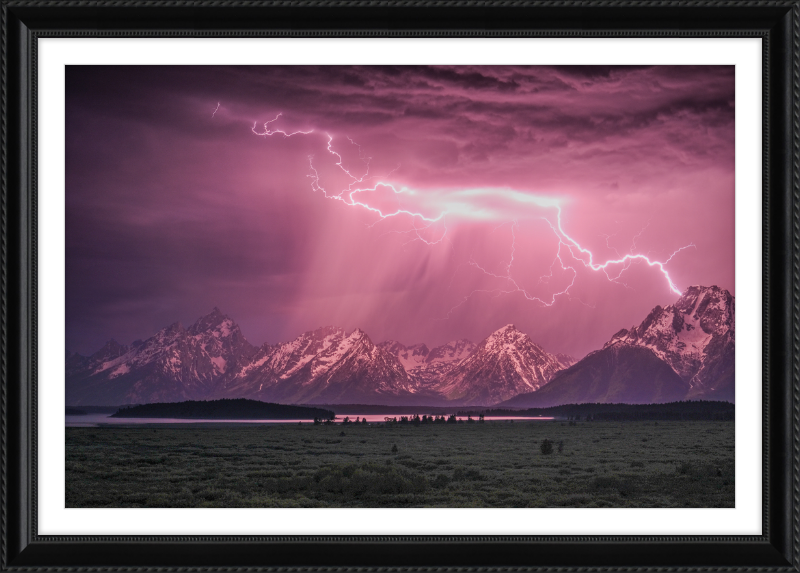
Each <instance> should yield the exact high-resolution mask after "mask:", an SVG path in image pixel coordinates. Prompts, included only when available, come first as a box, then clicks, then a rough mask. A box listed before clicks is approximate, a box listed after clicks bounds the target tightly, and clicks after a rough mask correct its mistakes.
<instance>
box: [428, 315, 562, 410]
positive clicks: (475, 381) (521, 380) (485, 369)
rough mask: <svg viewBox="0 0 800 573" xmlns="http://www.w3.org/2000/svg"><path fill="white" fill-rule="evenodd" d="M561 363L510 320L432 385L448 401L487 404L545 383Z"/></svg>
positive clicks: (532, 389) (531, 389)
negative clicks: (509, 322)
mask: <svg viewBox="0 0 800 573" xmlns="http://www.w3.org/2000/svg"><path fill="white" fill-rule="evenodd" d="M562 368H563V365H562V364H561V362H559V360H558V358H556V357H555V356H554V355H552V354H550V353H548V352H546V351H545V350H544V349H543V348H542V347H541V346H539V345H538V344H536V343H534V342H533V341H532V340H531V339H530V337H529V336H528V335H527V334H524V333H522V332H520V331H519V330H517V329H516V328H515V327H514V325H513V324H509V325H506V326H504V327H503V328H501V329H499V330H497V331H496V332H494V333H492V334H491V335H490V336H488V337H487V338H486V339H485V340H484V341H482V342H481V343H480V344H479V345H478V346H477V347H476V348H475V350H474V351H473V352H472V353H471V354H470V355H469V356H468V357H467V358H465V359H464V360H462V361H461V362H459V363H458V364H457V365H456V366H455V368H453V369H452V370H450V371H449V372H448V373H447V374H445V376H444V377H443V378H442V380H441V381H440V382H438V383H437V384H435V385H434V389H435V390H437V391H438V392H440V393H441V394H442V395H443V396H445V397H446V398H447V399H448V400H450V401H457V402H463V403H464V404H472V405H482V406H489V405H492V404H496V403H498V402H501V401H503V400H507V399H508V398H511V397H512V396H516V395H517V394H520V393H522V392H532V391H535V390H538V389H539V388H541V387H542V386H544V385H545V384H547V383H548V382H549V381H550V379H551V378H552V377H553V375H554V374H555V373H556V372H558V371H559V370H561V369H562Z"/></svg>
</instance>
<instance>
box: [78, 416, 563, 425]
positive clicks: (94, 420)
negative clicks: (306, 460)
mask: <svg viewBox="0 0 800 573" xmlns="http://www.w3.org/2000/svg"><path fill="white" fill-rule="evenodd" d="M403 415H405V414H403ZM420 415H421V414H420ZM109 416H110V414H87V415H86V416H66V425H67V427H95V426H100V425H105V424H127V425H131V424H297V423H298V422H302V423H303V424H312V423H313V422H312V421H311V420H297V419H294V420H201V419H194V418H192V419H185V418H111V417H109ZM348 417H349V418H350V420H351V421H354V420H355V419H356V418H362V419H363V418H366V419H367V422H383V421H384V419H385V418H386V414H366V415H359V414H348ZM389 417H390V418H394V417H396V418H397V419H398V420H399V419H400V415H399V414H397V415H395V414H392V415H391V416H389ZM342 419H344V416H337V417H336V422H337V423H338V422H341V421H342ZM458 419H459V420H463V421H466V420H467V419H466V417H459V418H458ZM474 419H475V421H477V418H474ZM552 419H553V418H544V417H530V418H514V417H504V416H497V417H489V416H487V417H486V421H487V422H506V421H509V420H516V421H520V422H522V421H530V420H552Z"/></svg>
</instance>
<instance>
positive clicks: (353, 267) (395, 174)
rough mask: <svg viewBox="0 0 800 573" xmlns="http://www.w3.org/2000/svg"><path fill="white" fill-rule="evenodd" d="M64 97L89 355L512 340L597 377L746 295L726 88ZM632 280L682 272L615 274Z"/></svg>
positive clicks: (663, 85)
mask: <svg viewBox="0 0 800 573" xmlns="http://www.w3.org/2000/svg"><path fill="white" fill-rule="evenodd" d="M66 78H67V82H66V85H67V88H66V117H67V130H66V133H67V136H66V137H67V141H66V144H67V145H66V149H67V152H66V154H67V156H66V182H67V183H66V185H67V186H66V209H67V210H66V219H67V220H66V262H67V266H66V272H67V277H66V281H67V282H66V313H67V316H66V318H67V332H66V336H67V348H68V349H70V350H72V351H78V352H81V353H84V354H88V353H91V352H94V351H95V350H97V349H98V348H99V347H100V346H102V345H103V344H104V343H105V341H106V340H107V339H109V338H111V337H114V338H116V339H117V340H118V341H120V342H123V343H130V342H131V341H133V340H135V339H136V338H146V337H148V336H150V335H152V334H153V333H154V332H155V331H156V330H157V329H159V328H161V327H163V326H165V325H167V324H170V323H172V322H175V321H178V320H180V321H182V322H183V323H184V324H188V323H191V322H193V321H194V320H196V319H197V318H198V317H199V316H200V315H203V314H206V313H208V312H210V311H211V309H212V308H213V307H214V306H218V307H219V308H220V309H221V310H222V311H223V312H224V313H226V314H228V315H229V316H231V317H232V318H234V319H235V320H236V321H237V322H238V323H239V324H240V326H241V328H242V330H243V332H244V334H245V336H246V337H247V338H248V339H249V340H250V342H252V343H253V344H256V345H260V344H262V343H264V342H270V343H275V342H279V341H285V340H289V339H291V338H294V337H295V336H297V335H298V334H300V333H301V332H304V331H306V330H311V329H314V328H317V327H320V326H324V325H336V326H341V327H343V328H345V329H347V330H351V329H353V328H356V327H360V328H362V329H363V330H365V331H366V332H367V333H368V334H369V335H370V337H371V338H372V339H373V341H375V342H380V341H382V340H386V339H390V338H391V339H395V340H399V341H400V342H403V343H405V344H413V343H417V342H425V343H427V344H428V345H429V346H431V345H437V344H441V343H443V342H446V341H448V340H452V339H456V338H462V337H465V338H469V339H471V340H473V341H475V342H478V341H480V340H481V339H483V338H484V337H485V336H487V335H488V334H489V333H490V332H492V331H493V330H495V329H497V328H499V327H501V326H503V325H505V324H507V323H514V324H515V325H516V326H517V328H519V329H520V330H522V331H523V332H526V333H528V334H529V335H530V336H531V338H532V339H533V340H534V341H535V342H537V343H539V344H540V345H542V346H543V347H544V348H545V349H547V350H549V351H551V352H567V353H570V354H573V355H574V356H576V357H581V356H583V355H584V354H585V353H587V352H589V351H591V350H593V349H596V348H599V347H600V346H602V344H603V343H604V342H605V341H607V340H608V339H609V337H610V336H611V335H612V334H613V333H614V332H616V331H618V330H619V329H620V328H623V327H630V326H631V325H632V324H634V323H636V324H638V323H639V322H640V321H641V320H642V319H643V318H644V317H645V316H646V314H647V313H648V312H649V311H650V309H652V307H654V306H655V305H657V304H660V305H667V304H670V303H671V302H673V301H674V300H675V299H676V298H677V296H678V295H677V294H676V293H675V292H674V291H673V289H672V288H671V286H670V283H669V280H672V282H673V284H674V286H675V288H677V289H678V290H679V291H682V290H684V289H685V288H686V287H687V286H690V285H693V284H701V285H712V284H715V285H719V286H721V287H723V288H726V289H728V290H730V291H731V292H732V293H733V294H735V292H734V290H733V288H734V234H733V233H734V68H733V66H718V67H717V66H702V67H686V66H676V67H663V66H659V67H650V68H647V67H632V66H625V67H617V68H607V67H581V66H567V67H531V68H520V67H511V66H499V67H484V66H479V67H444V68H426V67H388V68H378V67H362V68H357V67H349V66H341V67H339V66H323V67H286V66H271V67H199V66H185V67H162V66H158V67H155V66H152V67H130V66H118V67H103V66H87V67H75V66H68V67H67V74H66ZM215 110H216V111H215ZM279 113H280V114H282V115H281V116H280V117H279V118H278V119H277V120H276V121H274V122H271V123H267V122H270V120H273V119H274V118H275V117H276V116H278V114H279ZM254 123H255V127H254ZM265 124H266V125H265ZM281 131H282V132H285V133H292V132H295V131H306V132H310V133H307V134H302V133H297V134H295V135H292V136H290V137H286V136H284V135H283V134H282V133H281ZM258 133H261V134H267V135H258ZM270 134H271V135H270ZM559 211H560V213H561V216H560V223H561V227H560V228H559V227H558V213H559ZM381 214H383V215H384V216H385V217H382V216H381ZM386 215H391V216H386ZM690 245H693V246H690ZM687 246H688V248H685V249H684V250H682V251H680V252H678V253H677V254H675V255H674V257H673V258H672V259H670V256H671V255H672V254H673V253H674V252H675V251H676V250H678V249H681V248H682V247H687ZM581 249H583V251H582V250H581ZM589 253H591V256H592V259H591V262H592V264H594V265H595V268H592V267H591V266H588V263H589V262H590V260H589ZM559 254H560V258H559V257H557V255H559ZM626 255H643V256H646V257H648V258H649V260H650V261H659V262H662V263H663V262H666V261H667V260H669V262H668V263H667V264H666V265H665V266H664V267H663V272H662V269H661V268H660V267H658V266H650V265H648V264H647V262H646V261H644V260H643V259H641V258H634V259H631V258H628V259H627V260H626V261H625V262H624V263H619V264H609V265H608V266H607V267H606V268H605V269H597V265H598V264H603V263H605V262H607V261H609V260H615V259H620V258H623V257H625V256H626ZM623 269H624V272H622V274H621V275H620V271H623ZM664 272H666V273H668V274H669V279H668V278H667V277H666V276H665V274H664ZM618 276H619V278H617V277H618ZM611 279H615V280H611ZM557 293H563V294H557Z"/></svg>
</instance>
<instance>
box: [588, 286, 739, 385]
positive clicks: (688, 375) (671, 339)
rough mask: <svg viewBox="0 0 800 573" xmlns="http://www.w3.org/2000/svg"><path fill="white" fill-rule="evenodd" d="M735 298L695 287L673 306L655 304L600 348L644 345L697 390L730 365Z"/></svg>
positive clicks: (716, 288) (711, 288)
mask: <svg viewBox="0 0 800 573" xmlns="http://www.w3.org/2000/svg"><path fill="white" fill-rule="evenodd" d="M734 320H735V300H734V297H733V295H731V293H729V292H728V291H727V290H725V289H722V288H720V287H718V286H710V287H704V286H700V285H694V286H690V287H689V288H687V289H686V290H685V291H684V292H683V294H682V295H681V296H680V298H678V300H677V301H675V303H674V304H671V305H669V306H666V307H664V308H662V307H661V306H656V307H655V308H654V309H653V310H652V311H651V312H650V314H648V315H647V318H645V319H644V321H642V323H641V324H640V325H639V326H632V327H631V328H630V330H628V329H622V330H620V331H619V332H617V333H616V334H614V336H612V337H611V340H609V341H608V342H607V343H606V344H605V346H604V348H608V347H609V346H613V345H617V344H625V345H633V346H644V347H646V348H649V349H650V350H652V351H653V352H654V353H655V354H656V356H658V357H659V358H661V359H662V360H664V361H665V362H666V363H667V364H669V365H670V366H671V367H672V368H673V370H675V372H676V373H677V374H678V375H679V376H680V377H681V378H683V379H684V380H685V381H687V382H689V383H690V385H691V386H692V387H693V388H695V389H698V390H697V391H700V390H702V389H703V388H704V387H705V386H706V385H707V384H708V383H710V381H711V380H713V379H718V378H719V376H720V372H721V371H723V370H725V369H727V368H728V365H730V366H731V368H732V364H733V354H734V345H735V337H734Z"/></svg>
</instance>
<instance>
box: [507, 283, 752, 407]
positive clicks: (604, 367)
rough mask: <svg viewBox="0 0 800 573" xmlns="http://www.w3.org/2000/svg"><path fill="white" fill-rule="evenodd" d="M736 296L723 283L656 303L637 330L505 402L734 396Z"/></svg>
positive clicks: (537, 403)
mask: <svg viewBox="0 0 800 573" xmlns="http://www.w3.org/2000/svg"><path fill="white" fill-rule="evenodd" d="M734 303H735V300H734V297H733V296H732V295H731V294H730V293H729V292H728V291H726V290H724V289H721V288H719V287H716V286H712V287H702V286H691V287H689V288H687V289H686V290H685V291H684V292H683V294H682V295H681V297H680V298H679V299H678V300H677V301H676V302H675V303H674V304H672V305H669V306H667V307H664V308H662V307H661V306H656V307H655V308H654V309H653V310H652V311H651V312H650V313H649V314H648V315H647V317H646V318H645V319H644V320H643V321H642V323H641V324H640V325H639V326H638V327H637V326H634V327H631V329H630V330H627V329H623V330H620V331H619V332H617V333H616V334H614V335H613V336H612V337H611V340H609V341H608V342H607V343H606V344H605V345H604V346H603V348H602V349H600V350H596V351H594V352H591V353H589V354H588V355H587V356H586V357H585V358H583V359H582V360H580V361H578V362H577V363H575V364H574V365H572V366H570V367H569V368H566V369H565V370H562V371H561V372H558V373H557V374H556V375H555V376H553V378H552V380H551V381H550V383H549V384H548V385H547V386H546V387H544V388H543V389H542V390H541V391H539V392H532V393H525V394H519V395H517V396H515V397H513V398H511V399H509V400H507V401H505V402H503V403H502V404H499V406H508V407H524V408H531V407H547V406H553V405H557V404H567V403H584V402H600V403H610V402H624V403H630V404H636V403H655V402H670V401H674V400H684V399H707V400H725V401H729V402H733V401H734V400H735V392H736V388H735V376H734V368H735V363H734V358H735V337H734V322H735V307H734Z"/></svg>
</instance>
